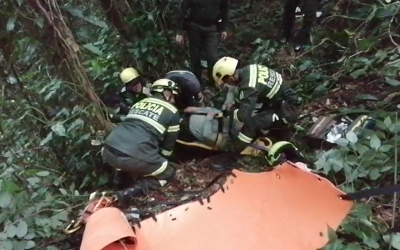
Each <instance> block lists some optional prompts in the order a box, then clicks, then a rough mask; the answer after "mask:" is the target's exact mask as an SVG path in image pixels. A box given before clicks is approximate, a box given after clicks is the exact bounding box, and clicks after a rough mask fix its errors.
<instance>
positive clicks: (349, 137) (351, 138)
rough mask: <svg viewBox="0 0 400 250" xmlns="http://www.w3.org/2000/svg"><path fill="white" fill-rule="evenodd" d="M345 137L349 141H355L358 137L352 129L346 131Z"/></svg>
mask: <svg viewBox="0 0 400 250" xmlns="http://www.w3.org/2000/svg"><path fill="white" fill-rule="evenodd" d="M346 139H347V140H348V141H349V142H350V143H357V141H358V138H357V135H356V133H354V131H349V132H347V133H346Z"/></svg>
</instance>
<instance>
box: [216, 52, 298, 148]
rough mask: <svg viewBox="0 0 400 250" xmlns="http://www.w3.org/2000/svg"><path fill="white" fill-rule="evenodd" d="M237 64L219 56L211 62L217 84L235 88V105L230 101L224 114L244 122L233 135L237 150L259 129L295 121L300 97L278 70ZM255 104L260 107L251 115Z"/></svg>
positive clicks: (235, 60) (254, 137)
mask: <svg viewBox="0 0 400 250" xmlns="http://www.w3.org/2000/svg"><path fill="white" fill-rule="evenodd" d="M237 66H238V60H237V59H235V58H232V57H223V58H221V59H220V60H218V61H217V63H216V64H215V65H214V69H213V77H214V80H215V82H216V84H217V87H218V88H220V85H222V84H223V83H226V84H228V85H232V86H235V87H236V89H237V100H236V104H238V106H239V108H237V107H236V105H234V106H233V107H232V108H231V109H230V110H229V112H228V114H229V116H230V117H231V118H232V119H233V120H234V121H238V122H243V123H244V125H243V127H242V129H241V130H240V132H239V133H238V134H237V135H235V139H234V151H235V152H236V153H240V152H241V151H242V150H243V149H244V148H246V146H248V145H249V144H250V143H252V142H253V140H255V139H256V136H257V134H258V133H259V132H260V131H262V130H270V129H272V128H276V127H280V126H286V125H287V124H289V123H293V122H295V121H296V120H297V109H298V106H299V105H300V100H299V98H298V96H297V95H296V94H295V92H294V91H293V90H292V89H291V88H290V87H289V86H288V85H287V84H285V83H284V82H283V80H282V76H281V74H279V73H278V72H276V71H273V70H271V69H269V68H267V67H266V66H263V65H259V64H251V65H248V66H245V67H243V68H238V67H237ZM257 104H262V107H261V109H260V110H258V111H257V113H256V114H255V115H253V112H254V111H255V108H256V105H257Z"/></svg>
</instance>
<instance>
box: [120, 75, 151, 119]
mask: <svg viewBox="0 0 400 250" xmlns="http://www.w3.org/2000/svg"><path fill="white" fill-rule="evenodd" d="M119 78H120V79H121V82H122V83H123V84H124V87H123V88H122V89H121V91H120V92H119V96H120V98H121V104H122V105H121V111H120V113H121V114H123V115H126V114H128V112H129V110H130V108H131V107H132V106H133V104H135V103H137V102H138V101H141V100H143V99H144V98H146V97H149V96H150V93H148V89H147V87H145V86H144V83H143V78H142V77H141V76H140V75H139V72H138V71H137V70H136V69H134V68H126V69H124V70H122V71H121V73H120V74H119Z"/></svg>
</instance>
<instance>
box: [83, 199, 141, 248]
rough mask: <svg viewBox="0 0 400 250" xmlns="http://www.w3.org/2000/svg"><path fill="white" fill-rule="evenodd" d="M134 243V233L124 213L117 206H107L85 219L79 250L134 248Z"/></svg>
mask: <svg viewBox="0 0 400 250" xmlns="http://www.w3.org/2000/svg"><path fill="white" fill-rule="evenodd" d="M122 241H126V242H129V243H130V244H126V243H123V242H122ZM113 242H115V243H114V244H112V243H113ZM135 243H136V237H135V233H134V232H133V230H132V227H131V226H130V225H129V223H128V221H127V220H126V218H125V215H124V214H123V213H122V212H121V210H119V209H118V208H114V207H107V208H102V209H100V210H98V211H97V212H95V213H93V214H92V215H91V216H90V217H89V219H88V220H87V222H86V226H85V232H84V234H83V239H82V244H81V248H80V250H134V249H135Z"/></svg>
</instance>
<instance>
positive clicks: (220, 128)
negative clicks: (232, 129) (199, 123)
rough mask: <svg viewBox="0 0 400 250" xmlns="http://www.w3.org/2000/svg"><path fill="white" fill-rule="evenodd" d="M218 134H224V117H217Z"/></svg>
mask: <svg viewBox="0 0 400 250" xmlns="http://www.w3.org/2000/svg"><path fill="white" fill-rule="evenodd" d="M217 120H218V133H223V132H224V117H223V116H222V117H218V118H217Z"/></svg>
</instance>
